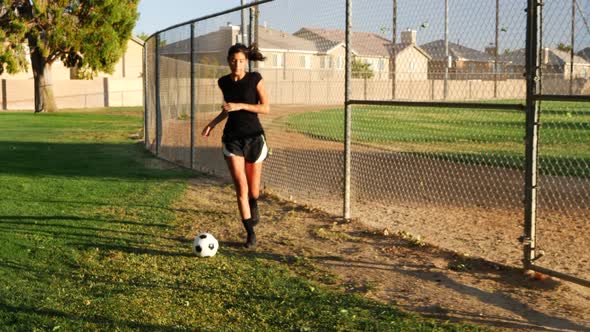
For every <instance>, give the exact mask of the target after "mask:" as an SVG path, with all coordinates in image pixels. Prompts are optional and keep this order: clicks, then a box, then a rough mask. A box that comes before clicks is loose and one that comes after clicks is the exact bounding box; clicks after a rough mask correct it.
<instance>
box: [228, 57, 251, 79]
mask: <svg viewBox="0 0 590 332" xmlns="http://www.w3.org/2000/svg"><path fill="white" fill-rule="evenodd" d="M227 61H228V62H229V68H230V69H231V72H232V74H234V75H238V76H241V75H242V74H244V73H245V72H246V64H247V63H248V59H246V55H245V54H244V53H242V52H237V53H234V54H232V55H231V56H230V57H229V58H228V59H227Z"/></svg>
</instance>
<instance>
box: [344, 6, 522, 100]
mask: <svg viewBox="0 0 590 332" xmlns="http://www.w3.org/2000/svg"><path fill="white" fill-rule="evenodd" d="M525 8H526V1H509V0H498V1H493V0H488V1H483V2H482V1H442V0H441V1H436V2H433V1H427V0H419V1H407V0H397V1H389V0H378V1H353V33H352V50H353V52H354V60H353V68H352V69H353V74H352V75H353V86H354V87H353V97H352V98H353V99H361V100H367V99H368V100H371V99H378V100H388V99H397V100H414V101H430V100H434V101H437V100H438V101H440V100H452V101H467V100H469V101H482V100H498V99H508V100H514V99H524V97H525V88H526V87H525V77H524V52H523V49H524V35H525V33H524V32H525V18H526V16H525V14H526V13H525V12H524V9H525ZM394 14H396V15H394ZM496 50H497V51H496ZM516 53H517V54H522V59H521V60H522V65H521V66H516V65H515V64H514V63H513V61H512V58H513V57H515V56H514V54H516ZM355 85H356V86H355Z"/></svg>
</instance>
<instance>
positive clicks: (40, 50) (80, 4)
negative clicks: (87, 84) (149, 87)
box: [0, 0, 139, 112]
mask: <svg viewBox="0 0 590 332" xmlns="http://www.w3.org/2000/svg"><path fill="white" fill-rule="evenodd" d="M138 2H139V0H5V1H1V2H0V74H2V73H3V71H4V69H6V70H7V71H8V72H9V73H11V74H13V73H17V72H19V71H25V70H28V64H27V61H26V56H27V47H26V46H28V52H30V57H31V66H32V69H33V77H34V79H35V112H42V111H48V112H51V111H56V110H57V107H56V104H55V98H54V96H53V89H52V87H51V65H52V64H53V63H54V62H55V61H56V60H58V59H59V60H61V61H62V62H63V63H64V64H65V65H66V66H67V67H70V68H71V67H78V68H81V69H82V70H86V71H88V70H90V71H92V72H97V71H103V72H106V73H112V72H113V70H114V65H115V64H116V63H117V61H118V60H119V59H120V58H121V55H123V53H124V52H125V49H126V46H127V41H128V40H129V38H130V37H131V32H132V30H133V27H134V26H135V22H136V20H137V18H138V13H137V5H138ZM25 45H26V46H25Z"/></svg>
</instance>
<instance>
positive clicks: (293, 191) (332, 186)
mask: <svg viewBox="0 0 590 332" xmlns="http://www.w3.org/2000/svg"><path fill="white" fill-rule="evenodd" d="M309 8H314V10H313V11H310V10H309ZM286 13H293V14H295V13H297V15H290V16H289V19H288V20H286V19H285V15H286ZM344 14H345V3H344V1H335V0H329V1H321V2H313V3H312V2H310V1H294V0H289V1H274V2H271V3H267V4H264V5H262V6H260V11H259V18H258V22H259V25H258V43H259V46H260V49H261V50H262V51H263V53H264V54H265V56H267V57H268V59H267V61H265V62H263V63H260V65H259V66H258V71H260V73H261V74H262V75H263V77H264V79H265V81H266V86H267V87H268V90H269V94H270V100H271V113H270V114H269V115H267V116H264V117H262V123H263V126H264V127H265V131H266V133H267V138H268V142H269V145H270V147H271V149H272V155H271V156H270V157H269V159H268V161H267V163H266V165H265V171H264V172H263V183H264V185H265V186H266V188H267V189H268V190H269V191H272V192H274V193H276V194H278V195H280V196H282V197H285V198H290V199H292V200H294V201H297V202H299V203H302V204H307V205H310V206H318V205H320V204H321V208H322V209H324V210H326V211H328V212H332V213H336V214H341V213H342V195H343V189H342V188H343V187H342V186H343V172H344V171H343V167H344V166H343V147H344V145H343V144H342V137H343V135H344V125H343V121H344V113H343V112H344V104H343V103H344V74H345V71H344V70H345V65H344V59H345V43H344V41H345V34H344V29H343V27H344V19H345V15H344ZM324 110H330V111H329V112H333V113H334V114H337V116H336V117H335V118H333V119H330V120H328V121H330V124H331V126H329V127H328V128H325V127H322V126H318V124H321V123H322V122H323V116H324V112H325V111H324Z"/></svg>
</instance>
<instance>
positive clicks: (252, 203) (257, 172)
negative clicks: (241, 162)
mask: <svg viewBox="0 0 590 332" xmlns="http://www.w3.org/2000/svg"><path fill="white" fill-rule="evenodd" d="M261 177H262V162H258V163H249V162H246V180H247V182H248V198H249V199H248V205H249V207H250V215H251V216H252V220H253V222H254V225H256V224H257V223H258V221H259V220H260V214H259V212H258V197H259V196H260V178H261Z"/></svg>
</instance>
